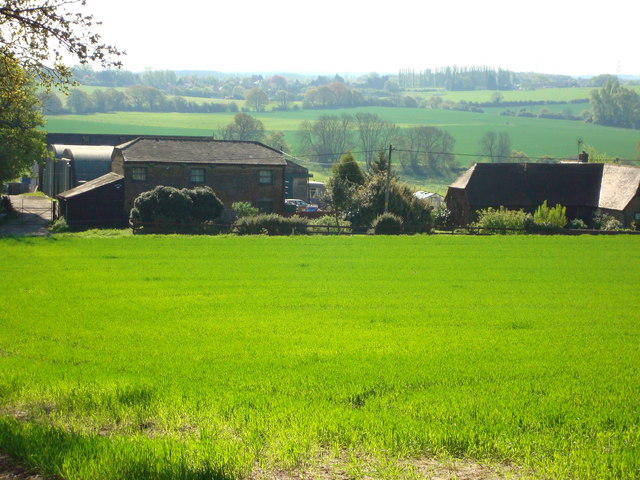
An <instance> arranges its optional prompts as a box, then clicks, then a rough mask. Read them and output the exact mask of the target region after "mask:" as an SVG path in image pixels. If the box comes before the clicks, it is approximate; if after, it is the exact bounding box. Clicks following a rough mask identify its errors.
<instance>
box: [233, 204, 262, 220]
mask: <svg viewBox="0 0 640 480" xmlns="http://www.w3.org/2000/svg"><path fill="white" fill-rule="evenodd" d="M231 210H233V213H234V215H235V216H236V218H237V219H240V218H244V217H255V216H256V215H258V214H259V213H260V210H258V209H257V208H256V207H254V206H253V205H251V204H250V203H249V202H234V203H232V204H231Z"/></svg>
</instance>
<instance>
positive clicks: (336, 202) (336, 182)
mask: <svg viewBox="0 0 640 480" xmlns="http://www.w3.org/2000/svg"><path fill="white" fill-rule="evenodd" d="M355 193H356V185H354V184H353V183H351V182H348V181H347V180H345V179H343V178H340V177H338V176H336V175H333V176H332V177H331V178H329V181H328V182H327V190H326V192H325V193H324V195H323V198H322V200H323V201H324V203H326V205H327V207H328V209H329V210H330V211H332V212H333V216H334V218H335V220H336V225H340V220H341V219H343V218H344V217H345V216H346V215H347V214H348V212H349V211H350V210H351V209H352V207H353V204H354V200H353V198H354V195H355Z"/></svg>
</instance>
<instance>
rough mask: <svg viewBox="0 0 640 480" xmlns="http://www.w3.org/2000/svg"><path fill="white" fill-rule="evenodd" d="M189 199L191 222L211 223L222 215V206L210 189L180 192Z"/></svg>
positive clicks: (199, 188) (202, 188)
mask: <svg viewBox="0 0 640 480" xmlns="http://www.w3.org/2000/svg"><path fill="white" fill-rule="evenodd" d="M182 191H183V192H184V193H185V194H186V195H187V196H188V197H189V198H191V202H192V205H191V220H192V221H193V222H205V221H213V220H215V219H216V218H218V217H219V216H220V215H222V211H223V210H224V205H223V204H222V202H221V201H220V199H219V198H218V196H217V195H216V194H215V192H214V191H213V190H212V189H211V188H210V187H196V188H194V189H192V190H188V189H183V190H182Z"/></svg>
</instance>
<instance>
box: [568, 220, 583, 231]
mask: <svg viewBox="0 0 640 480" xmlns="http://www.w3.org/2000/svg"><path fill="white" fill-rule="evenodd" d="M567 228H569V229H572V230H585V229H586V228H587V224H586V223H584V222H583V221H582V220H580V219H579V218H574V219H573V220H569V222H568V223H567Z"/></svg>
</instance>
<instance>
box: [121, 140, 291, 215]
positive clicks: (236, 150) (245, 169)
mask: <svg viewBox="0 0 640 480" xmlns="http://www.w3.org/2000/svg"><path fill="white" fill-rule="evenodd" d="M286 166H287V162H286V160H285V159H284V157H283V154H282V152H279V151H277V150H274V149H272V148H270V147H267V146H266V145H263V144H261V143H258V142H245V141H227V140H213V139H210V138H202V137H141V138H137V139H135V140H132V141H130V142H127V143H125V144H122V145H119V146H117V147H115V149H114V152H113V157H112V162H111V171H112V172H113V173H116V174H118V175H122V176H123V177H124V180H125V184H124V208H125V210H126V211H127V212H128V211H129V210H130V209H131V208H132V207H133V202H134V200H135V198H136V197H137V196H138V195H140V194H141V193H142V192H146V191H148V190H152V189H153V188H155V187H156V186H158V185H164V186H170V187H176V188H195V187H199V186H202V187H203V186H208V187H211V188H212V189H213V190H214V191H215V192H216V195H218V197H219V198H220V200H222V202H223V203H224V204H225V206H226V207H227V208H229V207H230V206H231V204H232V203H233V202H240V201H243V202H249V203H251V204H252V205H254V206H255V207H258V208H259V209H260V210H261V211H263V212H275V213H280V212H282V210H283V207H284V188H285V167H286Z"/></svg>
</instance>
